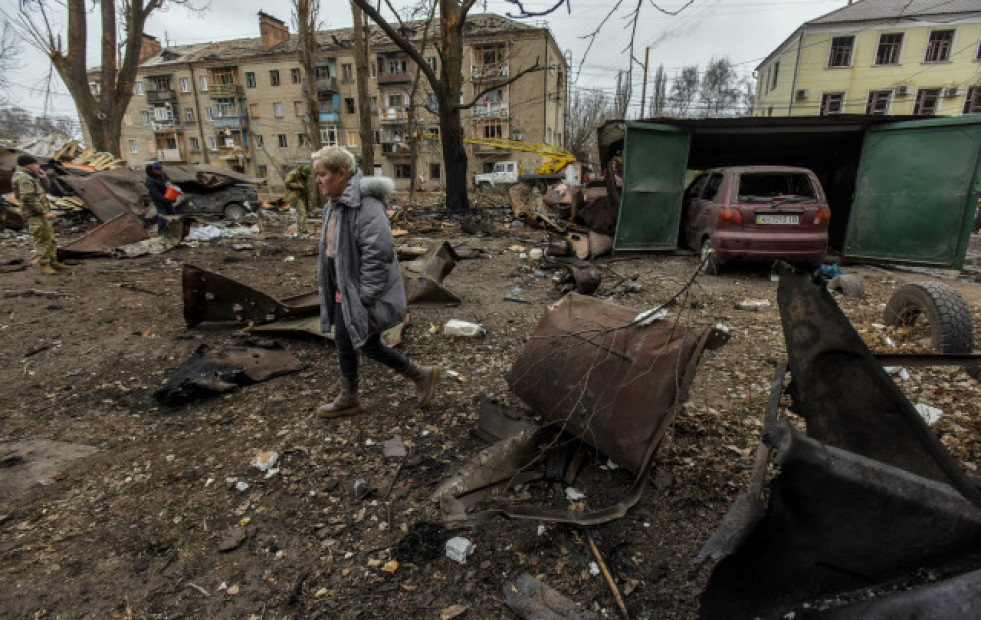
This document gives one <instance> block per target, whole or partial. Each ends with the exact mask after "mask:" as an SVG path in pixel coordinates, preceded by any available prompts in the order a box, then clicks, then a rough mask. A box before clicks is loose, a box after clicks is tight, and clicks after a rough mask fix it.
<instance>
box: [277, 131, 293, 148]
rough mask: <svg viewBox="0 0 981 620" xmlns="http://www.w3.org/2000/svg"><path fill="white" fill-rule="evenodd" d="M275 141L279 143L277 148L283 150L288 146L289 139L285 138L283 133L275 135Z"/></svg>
mask: <svg viewBox="0 0 981 620" xmlns="http://www.w3.org/2000/svg"><path fill="white" fill-rule="evenodd" d="M276 140H278V141H279V148H281V149H285V148H286V147H288V146H289V145H290V142H289V138H287V137H286V134H285V133H279V134H276Z"/></svg>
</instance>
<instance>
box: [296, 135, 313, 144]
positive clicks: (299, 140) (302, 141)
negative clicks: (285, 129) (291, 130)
mask: <svg viewBox="0 0 981 620" xmlns="http://www.w3.org/2000/svg"><path fill="white" fill-rule="evenodd" d="M296 143H297V144H298V145H300V146H310V138H308V137H307V134H305V133H298V134H296Z"/></svg>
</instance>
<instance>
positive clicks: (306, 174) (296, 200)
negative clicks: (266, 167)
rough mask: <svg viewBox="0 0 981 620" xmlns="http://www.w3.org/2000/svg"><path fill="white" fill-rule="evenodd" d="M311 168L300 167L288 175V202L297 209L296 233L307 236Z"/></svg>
mask: <svg viewBox="0 0 981 620" xmlns="http://www.w3.org/2000/svg"><path fill="white" fill-rule="evenodd" d="M309 180H310V166H300V167H298V168H296V169H295V170H293V171H292V172H290V173H289V174H287V175H286V202H288V203H290V204H291V205H292V206H293V208H294V209H296V232H297V234H299V235H300V236H301V237H305V236H306V235H307V196H308V195H309V194H308V192H309V189H308V182H309Z"/></svg>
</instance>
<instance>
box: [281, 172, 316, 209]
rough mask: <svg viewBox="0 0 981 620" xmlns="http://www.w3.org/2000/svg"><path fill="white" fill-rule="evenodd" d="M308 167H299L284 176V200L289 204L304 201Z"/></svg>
mask: <svg viewBox="0 0 981 620" xmlns="http://www.w3.org/2000/svg"><path fill="white" fill-rule="evenodd" d="M309 179H310V166H300V167H299V168H296V169H295V170H293V171H292V172H290V173H289V174H287V175H286V180H285V182H286V199H287V201H289V202H296V201H297V200H306V197H307V181H309Z"/></svg>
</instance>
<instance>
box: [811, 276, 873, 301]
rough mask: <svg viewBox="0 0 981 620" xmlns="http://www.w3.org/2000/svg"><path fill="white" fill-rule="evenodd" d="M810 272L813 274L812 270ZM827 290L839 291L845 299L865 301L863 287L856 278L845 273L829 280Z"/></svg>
mask: <svg viewBox="0 0 981 620" xmlns="http://www.w3.org/2000/svg"><path fill="white" fill-rule="evenodd" d="M811 271H812V272H813V271H814V270H813V269H812V270H811ZM828 289H829V290H832V291H841V293H842V294H843V295H844V296H845V297H856V298H858V299H865V285H864V284H862V281H861V280H859V279H858V278H857V277H855V276H853V275H850V274H847V273H843V274H841V275H840V276H835V277H833V278H831V280H830V281H829V282H828Z"/></svg>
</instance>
